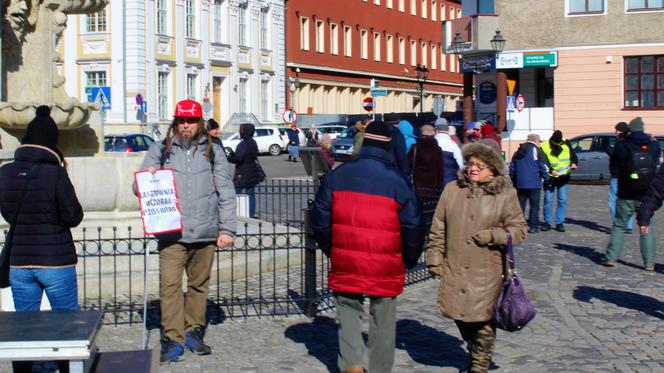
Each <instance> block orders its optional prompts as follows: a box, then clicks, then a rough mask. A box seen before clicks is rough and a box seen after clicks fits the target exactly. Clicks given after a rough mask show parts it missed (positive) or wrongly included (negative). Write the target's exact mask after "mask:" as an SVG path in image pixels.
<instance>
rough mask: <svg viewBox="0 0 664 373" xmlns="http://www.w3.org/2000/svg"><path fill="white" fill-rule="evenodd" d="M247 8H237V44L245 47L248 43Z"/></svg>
mask: <svg viewBox="0 0 664 373" xmlns="http://www.w3.org/2000/svg"><path fill="white" fill-rule="evenodd" d="M247 36H248V35H247V8H246V6H239V7H238V9H237V43H238V45H240V46H243V47H246V46H247V45H248V43H249V38H248V37H247Z"/></svg>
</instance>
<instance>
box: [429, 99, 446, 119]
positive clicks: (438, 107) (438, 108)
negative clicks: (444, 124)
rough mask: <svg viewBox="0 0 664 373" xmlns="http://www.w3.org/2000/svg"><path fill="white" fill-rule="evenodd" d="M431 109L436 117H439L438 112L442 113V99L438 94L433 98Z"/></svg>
mask: <svg viewBox="0 0 664 373" xmlns="http://www.w3.org/2000/svg"><path fill="white" fill-rule="evenodd" d="M431 111H433V113H434V114H436V117H440V114H442V113H443V100H442V99H441V98H440V96H436V97H435V98H434V99H433V107H432V108H431Z"/></svg>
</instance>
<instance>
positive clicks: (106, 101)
mask: <svg viewBox="0 0 664 373" xmlns="http://www.w3.org/2000/svg"><path fill="white" fill-rule="evenodd" d="M90 93H91V96H92V102H95V103H98V104H99V105H101V110H111V87H92V89H91V90H90Z"/></svg>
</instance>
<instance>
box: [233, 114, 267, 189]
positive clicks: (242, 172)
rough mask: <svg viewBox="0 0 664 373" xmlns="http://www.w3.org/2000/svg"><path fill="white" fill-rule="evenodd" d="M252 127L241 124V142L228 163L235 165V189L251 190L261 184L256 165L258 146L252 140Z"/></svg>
mask: <svg viewBox="0 0 664 373" xmlns="http://www.w3.org/2000/svg"><path fill="white" fill-rule="evenodd" d="M253 135H254V125H253V124H243V125H242V127H241V128H240V138H242V141H240V143H239V144H238V145H237V148H236V149H235V152H234V153H231V155H230V156H229V157H228V161H229V162H231V163H234V164H235V176H234V177H233V184H234V185H235V187H236V188H252V187H254V186H256V185H257V184H259V183H260V182H261V180H260V176H261V175H260V171H259V167H260V166H259V165H258V162H257V160H258V145H257V144H256V141H255V140H254V139H253Z"/></svg>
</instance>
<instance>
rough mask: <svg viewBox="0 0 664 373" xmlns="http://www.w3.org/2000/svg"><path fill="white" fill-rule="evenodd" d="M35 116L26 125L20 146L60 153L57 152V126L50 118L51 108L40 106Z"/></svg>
mask: <svg viewBox="0 0 664 373" xmlns="http://www.w3.org/2000/svg"><path fill="white" fill-rule="evenodd" d="M36 114H37V115H36V116H35V118H34V119H33V120H32V122H30V124H28V129H27V130H26V131H25V136H23V139H22V140H21V144H23V145H27V144H31V145H40V146H44V147H47V148H49V149H51V150H53V151H54V152H56V153H58V154H59V153H60V151H59V150H58V126H57V125H56V124H55V121H54V120H53V118H51V108H49V107H48V106H46V105H42V106H40V107H38V108H37V111H36Z"/></svg>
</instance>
